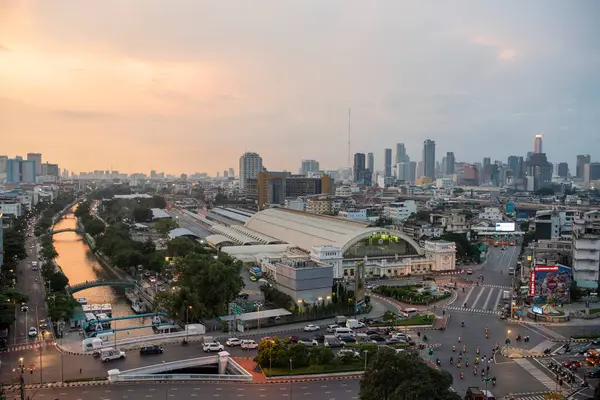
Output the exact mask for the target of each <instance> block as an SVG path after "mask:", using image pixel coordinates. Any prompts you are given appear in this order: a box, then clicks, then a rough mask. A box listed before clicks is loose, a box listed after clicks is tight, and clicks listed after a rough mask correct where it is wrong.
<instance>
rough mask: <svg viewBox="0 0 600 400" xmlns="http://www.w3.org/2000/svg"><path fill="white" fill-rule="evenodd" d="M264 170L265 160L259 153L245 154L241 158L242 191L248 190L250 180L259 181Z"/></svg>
mask: <svg viewBox="0 0 600 400" xmlns="http://www.w3.org/2000/svg"><path fill="white" fill-rule="evenodd" d="M263 170H264V168H263V160H262V158H261V156H259V155H258V153H251V152H247V153H244V154H243V155H242V156H241V157H240V189H241V190H244V189H246V184H247V182H248V179H257V178H258V173H259V172H261V171H263Z"/></svg>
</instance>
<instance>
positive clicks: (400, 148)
mask: <svg viewBox="0 0 600 400" xmlns="http://www.w3.org/2000/svg"><path fill="white" fill-rule="evenodd" d="M409 161H410V158H409V157H408V155H407V154H406V147H405V146H404V143H396V164H398V163H407V162H409Z"/></svg>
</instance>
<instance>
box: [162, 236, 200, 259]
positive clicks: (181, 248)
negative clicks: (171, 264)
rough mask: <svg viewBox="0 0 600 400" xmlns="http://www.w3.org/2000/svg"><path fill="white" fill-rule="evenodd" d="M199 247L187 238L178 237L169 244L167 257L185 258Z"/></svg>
mask: <svg viewBox="0 0 600 400" xmlns="http://www.w3.org/2000/svg"><path fill="white" fill-rule="evenodd" d="M197 246H198V245H197V244H196V243H194V242H193V241H191V240H190V239H188V238H186V237H178V238H174V239H171V240H169V242H168V243H167V255H169V256H171V257H185V256H187V255H188V254H190V253H192V252H193V251H194V249H195V248H196V247H197Z"/></svg>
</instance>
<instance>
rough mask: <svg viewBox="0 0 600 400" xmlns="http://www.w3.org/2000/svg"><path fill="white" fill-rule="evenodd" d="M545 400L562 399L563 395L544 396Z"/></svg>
mask: <svg viewBox="0 0 600 400" xmlns="http://www.w3.org/2000/svg"><path fill="white" fill-rule="evenodd" d="M544 398H545V399H564V398H565V395H563V394H561V393H552V394H547V395H544Z"/></svg>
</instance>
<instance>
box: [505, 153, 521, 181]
mask: <svg viewBox="0 0 600 400" xmlns="http://www.w3.org/2000/svg"><path fill="white" fill-rule="evenodd" d="M507 165H508V169H509V170H511V171H512V172H513V175H512V176H514V177H515V178H523V177H524V168H523V157H518V156H509V157H508V162H507Z"/></svg>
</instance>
